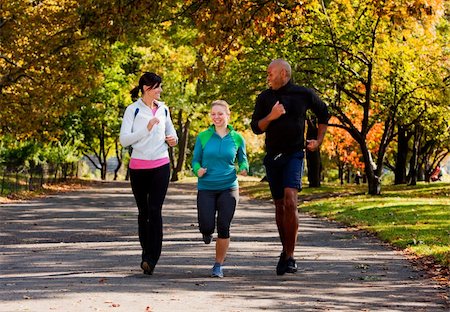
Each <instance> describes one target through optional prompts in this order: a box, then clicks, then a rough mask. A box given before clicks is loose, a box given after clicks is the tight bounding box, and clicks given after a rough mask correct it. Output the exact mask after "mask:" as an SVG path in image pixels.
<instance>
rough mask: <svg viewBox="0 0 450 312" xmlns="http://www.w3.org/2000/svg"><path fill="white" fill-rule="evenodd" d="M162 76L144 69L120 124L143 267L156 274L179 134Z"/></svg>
mask: <svg viewBox="0 0 450 312" xmlns="http://www.w3.org/2000/svg"><path fill="white" fill-rule="evenodd" d="M161 82H162V79H161V77H160V76H158V75H156V74H154V73H148V72H146V73H144V74H143V75H142V77H141V78H140V79H139V85H138V86H137V87H135V88H134V89H133V90H132V91H131V96H132V98H133V99H134V98H137V97H138V95H139V92H140V93H141V97H140V98H139V99H138V100H137V101H135V102H134V103H133V104H131V105H129V106H128V107H127V108H126V110H125V113H124V116H123V121H122V126H121V128H120V143H121V144H122V145H123V146H124V147H127V146H131V147H132V148H133V149H132V153H131V159H130V164H129V168H130V181H131V188H132V190H133V195H134V198H135V200H136V204H137V207H138V210H139V214H138V226H139V241H140V243H141V247H142V261H141V268H142V270H143V271H144V273H145V274H149V275H151V274H153V270H154V269H155V266H156V264H157V263H158V260H159V257H160V255H161V247H162V237H163V229H162V213H161V211H162V205H163V203H164V199H165V197H166V193H167V187H168V185H169V176H170V161H169V152H168V148H169V146H170V147H172V146H175V145H176V144H177V142H178V137H177V134H176V131H175V129H174V126H173V123H172V120H171V118H170V114H169V109H168V108H167V106H166V105H165V104H164V102H161V101H159V100H160V96H161V92H162V87H161Z"/></svg>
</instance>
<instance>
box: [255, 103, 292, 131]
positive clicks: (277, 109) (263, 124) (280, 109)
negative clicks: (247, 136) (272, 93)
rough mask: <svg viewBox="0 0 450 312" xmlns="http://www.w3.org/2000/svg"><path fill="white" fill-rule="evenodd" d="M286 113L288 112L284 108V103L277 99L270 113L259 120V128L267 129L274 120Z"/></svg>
mask: <svg viewBox="0 0 450 312" xmlns="http://www.w3.org/2000/svg"><path fill="white" fill-rule="evenodd" d="M284 114H286V110H285V109H284V106H283V104H281V103H280V102H279V101H277V102H276V103H275V105H274V106H273V107H272V110H271V111H270V113H269V115H267V116H266V117H264V118H263V119H261V120H259V121H258V128H259V129H260V130H261V131H262V132H264V131H266V130H267V127H268V126H269V125H270V123H271V122H272V121H273V120H276V119H278V118H280V116H281V115H284Z"/></svg>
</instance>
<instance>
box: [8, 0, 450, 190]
mask: <svg viewBox="0 0 450 312" xmlns="http://www.w3.org/2000/svg"><path fill="white" fill-rule="evenodd" d="M0 9H1V10H0V41H1V45H0V91H1V97H0V104H1V110H0V138H6V136H8V137H10V138H13V140H17V141H23V142H25V141H27V140H36V141H37V142H39V143H40V144H42V145H43V146H52V145H53V144H55V143H56V142H65V144H73V146H74V147H75V146H76V151H77V152H78V153H79V154H78V157H79V156H80V155H82V154H84V155H86V156H87V157H90V158H91V159H92V163H95V164H96V165H97V166H98V168H99V171H100V173H101V174H100V176H101V177H102V178H106V159H107V158H108V157H111V156H114V155H115V156H116V157H117V159H118V163H119V166H121V165H122V164H123V163H124V162H126V157H127V156H126V151H124V150H123V148H122V147H121V146H120V144H119V143H118V140H117V137H118V131H119V128H120V123H121V120H120V118H121V116H122V113H123V110H124V108H125V107H126V106H127V105H128V104H129V103H131V98H130V97H129V94H128V92H129V90H130V89H131V88H132V87H133V85H134V84H136V83H137V79H138V78H139V76H140V74H141V73H142V71H144V70H145V71H154V72H157V73H159V74H161V75H162V76H163V79H164V84H163V89H164V92H163V99H164V100H165V101H166V102H167V104H168V105H169V107H170V113H171V116H172V118H173V120H174V124H175V126H176V129H177V131H178V135H179V138H180V142H179V145H178V146H177V147H175V148H173V149H171V162H172V168H173V173H172V180H177V179H179V177H180V175H182V174H183V171H184V170H185V169H187V168H188V166H186V163H189V160H190V150H191V148H192V145H193V138H194V137H195V135H196V133H198V132H199V131H200V130H201V129H203V128H204V127H206V126H207V125H208V118H207V117H206V116H205V114H206V113H207V111H208V108H209V103H211V101H212V100H214V99H217V98H222V99H225V100H227V101H228V102H229V103H230V104H231V105H232V122H233V125H234V126H235V127H236V128H237V129H238V130H241V131H244V130H245V129H247V128H248V123H249V118H250V116H251V112H252V109H253V105H254V100H255V97H256V95H257V94H258V93H259V92H260V91H261V90H263V89H264V88H265V79H266V67H267V64H268V63H269V62H270V60H272V59H274V58H278V57H283V58H285V59H287V60H288V61H289V62H290V63H291V64H292V66H293V79H294V80H295V82H296V83H298V84H303V85H306V86H309V87H312V88H314V89H315V90H316V92H318V93H320V96H321V97H322V98H323V99H325V100H326V102H327V103H328V104H329V106H330V109H331V111H332V113H333V115H334V116H335V118H334V119H333V120H332V125H333V126H334V127H335V128H331V129H330V130H329V134H328V139H327V142H329V145H328V146H324V147H323V149H322V157H323V155H324V154H327V156H328V157H329V158H330V159H332V160H333V161H334V162H335V164H336V167H337V168H339V170H340V171H341V173H342V174H340V178H341V179H342V178H343V171H344V169H345V168H347V169H345V170H358V169H362V170H364V171H365V175H366V177H367V181H368V192H369V193H370V194H379V193H380V192H381V176H382V174H383V170H385V168H390V169H391V170H393V172H394V173H395V183H398V184H401V183H411V184H414V183H415V181H417V179H418V177H419V173H423V175H424V178H425V179H426V178H427V176H429V174H430V173H431V170H432V169H433V168H434V167H435V166H436V165H437V164H438V163H439V162H440V161H442V159H444V157H445V156H446V155H448V154H449V134H448V133H449V131H448V130H449V126H450V125H449V118H448V116H449V102H448V98H449V97H448V95H449V94H448V92H449V81H450V79H449V77H450V73H449V68H450V66H449V65H450V64H449V62H450V58H449V55H448V53H449V50H448V48H446V47H448V46H449V38H448V36H447V35H446V34H448V32H449V22H448V20H449V19H448V10H449V7H448V4H447V3H446V2H445V1H442V0H434V1H425V0H418V1H413V2H411V1H406V0H401V1H393V0H392V1H391V0H390V1H352V0H350V1H349V0H336V1H320V0H309V1H305V2H302V4H300V3H298V2H297V1H278V2H275V1H263V2H261V1H250V0H240V1H224V0H214V1H199V0H191V1H181V0H171V1H164V2H154V1H143V0H139V1H131V2H123V1H110V2H105V1H96V0H81V1H74V0H64V1H59V2H58V5H56V4H55V2H54V1H50V0H43V1H22V2H20V1H19V2H15V1H9V0H7V1H3V2H2V3H1V4H0ZM311 129H312V128H311ZM8 142H9V143H8ZM8 144H9V146H11V148H12V147H13V145H12V141H5V143H4V146H5V147H6V148H7V146H8ZM63 145H64V144H63ZM255 150H256V149H255ZM259 153H260V152H258V155H259V156H258V157H260V154H259ZM316 156H317V155H316ZM92 157H93V158H92ZM251 158H252V159H253V158H254V156H253V155H251ZM316 158H317V157H316ZM309 162H310V165H311V164H312V163H313V160H312V159H310V161H309ZM315 163H316V165H315V166H314V168H315V169H316V171H315V172H316V173H317V172H320V170H319V166H320V159H316V161H315ZM118 169H119V167H118V168H116V174H117V171H118ZM310 171H311V173H312V172H313V170H312V168H311V169H310ZM315 177H316V180H317V177H319V176H318V175H317V174H315ZM316 182H319V183H316V184H320V180H319V181H316Z"/></svg>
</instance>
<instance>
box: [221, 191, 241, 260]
mask: <svg viewBox="0 0 450 312" xmlns="http://www.w3.org/2000/svg"><path fill="white" fill-rule="evenodd" d="M238 201H239V190H238V189H230V190H225V191H223V192H221V193H220V195H219V196H218V197H217V236H218V239H217V242H216V263H219V264H223V262H224V261H225V258H226V255H227V251H228V247H229V245H230V225H231V221H232V220H233V216H234V212H235V210H236V205H237V203H238Z"/></svg>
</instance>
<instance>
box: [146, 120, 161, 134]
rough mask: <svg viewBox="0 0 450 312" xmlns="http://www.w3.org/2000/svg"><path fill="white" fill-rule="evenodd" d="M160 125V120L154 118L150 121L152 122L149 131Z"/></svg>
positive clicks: (148, 127)
mask: <svg viewBox="0 0 450 312" xmlns="http://www.w3.org/2000/svg"><path fill="white" fill-rule="evenodd" d="M157 124H159V119H158V118H156V117H153V118H152V119H150V121H149V122H148V124H147V129H148V131H150V130H152V128H153V126H154V125H157Z"/></svg>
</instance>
